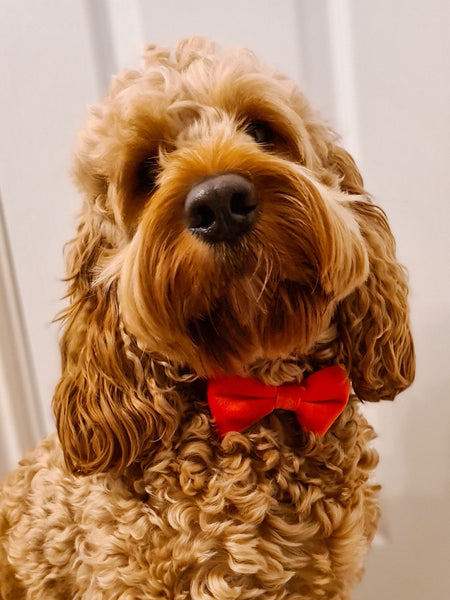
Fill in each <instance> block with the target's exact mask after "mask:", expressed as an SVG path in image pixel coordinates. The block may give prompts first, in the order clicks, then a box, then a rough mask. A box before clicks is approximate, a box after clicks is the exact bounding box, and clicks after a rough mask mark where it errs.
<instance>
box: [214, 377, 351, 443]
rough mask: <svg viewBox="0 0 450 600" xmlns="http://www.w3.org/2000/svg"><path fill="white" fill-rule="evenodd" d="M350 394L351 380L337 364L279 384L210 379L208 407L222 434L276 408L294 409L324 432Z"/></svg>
mask: <svg viewBox="0 0 450 600" xmlns="http://www.w3.org/2000/svg"><path fill="white" fill-rule="evenodd" d="M349 394H350V381H349V380H348V378H347V374H346V373H345V371H344V370H343V369H342V368H341V367H337V366H334V367H326V368H325V369H321V370H320V371H317V372H316V373H313V374H312V375H310V376H309V377H307V378H306V379H304V380H303V381H302V382H301V383H289V384H285V385H281V386H279V387H277V386H273V385H264V384H263V383H260V382H259V381H257V380H256V379H250V378H247V377H239V376H233V377H222V378H217V379H211V380H210V381H209V382H208V403H209V408H210V410H211V414H212V416H213V417H214V419H215V421H216V427H217V430H218V432H219V435H220V436H221V437H223V436H224V435H225V434H226V433H228V432H229V431H243V430H245V429H247V428H248V427H250V425H253V424H254V423H256V422H257V421H259V420H260V419H262V418H263V417H265V416H266V415H268V414H270V413H271V412H272V411H274V410H275V409H277V408H281V409H284V410H291V411H294V412H295V414H296V416H297V419H298V422H299V423H300V425H301V426H302V427H303V428H304V429H307V430H309V431H312V432H313V433H317V434H318V435H324V434H325V433H326V432H327V431H328V429H329V428H330V427H331V425H332V424H333V423H334V421H335V420H336V419H337V418H338V416H339V415H340V414H341V412H342V411H343V410H344V408H345V406H346V404H347V402H348V398H349Z"/></svg>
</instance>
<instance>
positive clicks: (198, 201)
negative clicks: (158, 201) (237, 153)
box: [184, 173, 258, 243]
mask: <svg viewBox="0 0 450 600" xmlns="http://www.w3.org/2000/svg"><path fill="white" fill-rule="evenodd" d="M257 208H258V203H257V198H256V190H255V186H254V185H253V183H252V182H251V181H250V180H249V179H247V178H246V177H243V176H242V175H238V174H237V173H221V174H218V175H213V176H212V177H208V178H206V179H204V180H203V181H201V182H200V183H198V184H197V185H195V186H194V187H193V188H192V189H191V190H190V192H189V193H188V195H187V197H186V202H185V206H184V211H185V212H184V214H185V221H186V225H187V228H188V229H189V231H190V232H191V233H192V234H193V235H195V236H197V237H199V238H200V239H202V240H203V241H206V242H209V243H217V242H228V243H231V242H234V241H236V240H237V239H238V238H239V237H241V236H242V235H244V234H245V233H247V232H248V231H250V229H251V228H252V226H253V224H254V222H255V220H256V214H257Z"/></svg>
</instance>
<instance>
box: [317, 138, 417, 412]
mask: <svg viewBox="0 0 450 600" xmlns="http://www.w3.org/2000/svg"><path fill="white" fill-rule="evenodd" d="M324 162H325V164H326V167H327V168H329V169H331V170H332V171H333V172H334V173H336V174H337V175H338V177H339V181H340V187H341V189H342V190H343V191H345V192H347V193H349V194H350V195H353V194H357V195H358V197H355V198H354V199H351V203H350V204H349V206H351V208H352V210H353V212H354V215H355V218H356V220H357V222H358V224H359V227H360V230H361V233H362V236H363V238H364V240H365V243H366V248H367V251H368V256H369V276H368V278H367V280H366V281H365V283H364V284H363V285H362V286H360V287H359V288H357V289H356V290H355V291H354V292H352V293H351V294H350V295H349V296H348V297H347V298H345V299H344V300H343V301H342V302H341V303H340V305H339V307H338V310H337V322H338V327H339V338H340V340H341V343H342V354H343V358H344V362H345V364H347V365H348V367H349V370H350V375H351V379H352V382H353V388H354V390H355V393H356V394H357V396H358V397H359V398H360V399H361V400H370V401H378V400H393V399H394V398H395V396H396V395H397V394H398V393H399V392H401V391H403V390H404V389H406V388H407V387H408V386H409V385H410V384H411V383H412V381H413V379H414V373H415V357H414V345H413V341H412V336H411V330H410V325H409V309H408V285H407V277H406V272H405V269H404V268H403V267H402V266H401V265H400V264H399V263H398V262H397V259H396V254H395V241H394V238H393V236H392V233H391V230H390V228H389V224H388V221H387V218H386V215H385V214H384V212H383V211H382V210H381V209H380V208H379V207H377V206H376V205H375V204H373V202H372V201H371V200H370V198H369V197H368V196H367V194H366V193H365V192H364V187H363V180H362V177H361V175H360V173H359V171H358V169H357V167H356V164H355V162H354V161H353V159H352V157H351V156H350V155H349V154H348V153H347V152H346V151H345V150H343V149H342V148H339V147H337V146H334V145H333V146H331V145H330V146H329V147H328V152H327V155H326V159H325V161H324Z"/></svg>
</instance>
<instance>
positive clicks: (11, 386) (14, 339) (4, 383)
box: [0, 196, 46, 474]
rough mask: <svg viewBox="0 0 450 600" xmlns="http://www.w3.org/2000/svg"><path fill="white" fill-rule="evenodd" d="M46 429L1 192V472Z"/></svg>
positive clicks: (9, 466)
mask: <svg viewBox="0 0 450 600" xmlns="http://www.w3.org/2000/svg"><path fill="white" fill-rule="evenodd" d="M45 433H46V428H45V424H44V417H43V415H42V413H41V410H40V403H39V398H38V392H37V384H36V378H35V375H34V365H33V362H32V358H31V351H30V346H29V342H28V338H27V334H26V327H25V321H24V318H23V313H22V309H21V303H20V299H19V294H18V288H17V282H16V277H15V273H14V267H13V261H12V256H11V251H10V245H9V241H8V234H7V228H6V221H5V217H4V211H3V204H2V199H1V196H0V437H1V444H0V472H1V473H2V474H4V473H5V472H6V471H7V470H9V469H10V468H12V467H13V466H14V464H15V463H16V462H17V460H19V459H20V458H21V457H22V456H23V454H24V453H25V452H26V451H27V450H29V449H30V448H32V447H33V446H34V445H35V444H36V443H37V442H38V441H39V440H40V439H41V438H42V437H44V436H45Z"/></svg>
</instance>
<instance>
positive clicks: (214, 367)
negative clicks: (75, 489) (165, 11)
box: [54, 38, 414, 472]
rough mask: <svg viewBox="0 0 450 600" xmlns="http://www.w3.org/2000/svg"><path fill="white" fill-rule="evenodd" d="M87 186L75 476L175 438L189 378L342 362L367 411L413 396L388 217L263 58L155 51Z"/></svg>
mask: <svg viewBox="0 0 450 600" xmlns="http://www.w3.org/2000/svg"><path fill="white" fill-rule="evenodd" d="M75 177H76V181H77V183H78V186H79V187H80V189H81V190H82V191H83V193H84V198H85V200H84V207H83V211H82V215H81V220H80V224H79V229H78V234H77V237H76V238H75V240H74V241H73V243H72V246H71V250H70V253H69V256H68V264H69V274H68V275H69V281H70V290H69V297H70V299H71V302H70V307H69V308H68V310H67V311H66V314H65V319H66V328H65V332H64V335H63V339H62V351H63V377H62V379H61V381H60V383H59V385H58V388H57V391H56V394H55V399H54V407H55V412H56V416H57V423H58V429H59V434H60V438H61V441H62V444H63V447H64V450H65V453H66V458H67V461H68V464H69V465H70V466H71V468H72V469H74V470H79V471H82V472H93V471H97V470H105V469H108V468H113V467H116V468H123V467H124V466H126V465H128V464H130V463H131V462H133V461H134V460H137V459H138V458H139V456H140V455H142V454H143V453H145V452H147V451H148V444H149V443H153V442H154V440H155V439H160V440H163V439H164V438H165V437H167V436H169V437H170V435H171V433H170V432H172V434H173V431H174V428H175V427H176V424H177V423H178V422H179V421H178V419H179V417H180V415H179V413H180V407H179V406H176V400H175V399H174V398H176V395H174V396H173V397H172V400H170V399H169V400H168V399H167V398H169V397H170V394H162V393H158V390H160V389H161V386H162V387H164V385H166V386H168V387H170V386H171V385H173V384H174V383H175V382H176V381H177V380H178V381H183V380H187V379H189V378H191V379H193V378H194V377H208V376H211V375H213V374H216V373H217V372H221V371H222V372H226V373H229V374H244V373H248V372H251V371H252V369H253V368H254V365H255V364H257V363H260V362H261V361H280V359H281V361H282V360H283V359H288V360H291V361H292V360H298V361H304V362H305V363H309V364H314V361H315V360H316V362H317V363H318V364H319V363H321V361H322V362H325V363H328V364H333V363H340V364H343V365H344V366H345V367H346V369H347V370H348V372H349V375H350V377H351V380H352V383H353V387H354V389H355V392H356V394H357V395H358V396H359V397H360V398H361V399H363V400H379V399H393V398H394V397H395V395H396V394H397V393H398V392H400V391H401V390H403V389H404V388H405V387H407V386H408V385H409V384H410V382H411V381H412V378H413V371H414V360H413V346H412V341H411V336H410V331H409V326H408V311H407V302H406V297H407V287H406V281H405V274H404V271H403V269H402V268H401V267H400V266H399V265H398V263H397V261H396V258H395V245H394V241H393V238H392V235H391V232H390V230H389V227H388V224H387V221H386V218H385V215H384V213H383V212H382V211H381V209H379V208H378V207H376V206H375V205H374V204H373V202H372V201H371V199H370V198H369V197H368V196H367V194H366V193H365V191H364V189H363V184H362V179H361V176H360V174H359V172H358V170H357V168H356V166H355V164H354V162H353V160H352V159H351V157H350V156H349V155H348V154H347V153H346V152H345V151H344V150H343V149H342V148H340V147H339V146H338V145H337V140H336V136H335V135H334V134H333V133H332V132H331V131H330V130H329V129H328V128H327V127H326V126H324V125H323V124H322V123H321V122H320V121H319V120H318V119H317V117H316V115H315V114H314V113H313V112H312V111H311V109H310V108H309V105H308V104H307V102H306V100H305V98H304V97H303V96H302V95H301V93H300V92H299V91H298V90H297V88H296V87H295V86H294V85H293V83H292V82H290V81H289V80H288V79H286V78H284V77H281V76H279V75H277V74H274V73H272V72H271V71H269V70H268V69H267V68H265V67H264V66H262V65H261V64H260V63H259V62H258V61H257V60H256V58H255V57H254V55H253V54H252V53H250V52H249V51H245V50H239V51H236V50H233V51H226V52H224V51H218V50H217V49H216V47H215V46H214V45H213V44H212V43H210V42H208V41H205V40H203V39H199V38H194V39H191V40H186V41H184V42H182V43H180V44H179V45H178V46H177V48H176V51H175V54H174V56H173V57H171V56H170V55H169V53H168V52H167V51H166V50H165V49H161V48H154V47H151V48H148V49H147V52H146V55H145V67H144V69H143V70H142V71H140V72H134V71H133V72H130V71H128V72H125V73H123V74H122V75H121V76H119V77H118V78H116V79H115V80H114V81H113V84H112V87H111V90H110V93H109V96H108V97H107V98H106V99H105V100H104V101H103V103H102V104H101V106H100V107H98V108H96V109H93V110H92V111H91V115H90V117H89V119H88V121H87V123H86V126H85V129H84V130H83V132H82V133H81V135H80V139H79V144H78V148H77V151H76V157H75ZM321 357H322V358H321ZM323 357H324V358H323ZM162 371H163V372H164V377H163V376H162V375H161V372H162ZM161 378H162V379H164V383H161V381H160V380H161ZM158 381H159V383H158Z"/></svg>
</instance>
